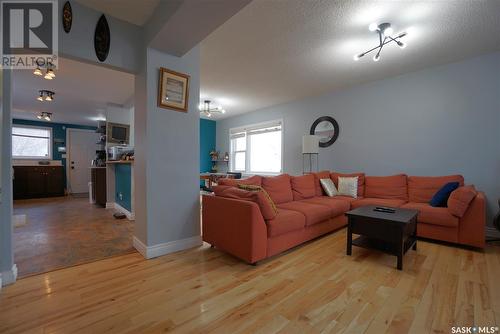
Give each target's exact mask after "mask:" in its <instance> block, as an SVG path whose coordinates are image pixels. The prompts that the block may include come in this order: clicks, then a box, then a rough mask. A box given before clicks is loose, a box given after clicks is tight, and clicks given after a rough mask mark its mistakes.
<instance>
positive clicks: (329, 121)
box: [309, 116, 340, 147]
mask: <svg viewBox="0 0 500 334" xmlns="http://www.w3.org/2000/svg"><path fill="white" fill-rule="evenodd" d="M339 132H340V128H339V123H337V121H336V120H335V119H334V118H333V117H330V116H322V117H320V118H318V119H317V120H315V121H314V123H313V125H312V126H311V130H310V131H309V133H310V134H311V135H315V136H318V137H319V147H328V146H330V145H332V144H333V143H335V141H336V140H337V138H338V137H339Z"/></svg>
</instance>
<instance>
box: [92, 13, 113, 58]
mask: <svg viewBox="0 0 500 334" xmlns="http://www.w3.org/2000/svg"><path fill="white" fill-rule="evenodd" d="M110 44H111V35H110V31H109V25H108V20H106V16H104V14H102V15H101V17H100V18H99V21H97V25H96V27H95V33H94V49H95V54H96V56H97V59H99V60H100V61H105V60H106V58H108V54H109V46H110Z"/></svg>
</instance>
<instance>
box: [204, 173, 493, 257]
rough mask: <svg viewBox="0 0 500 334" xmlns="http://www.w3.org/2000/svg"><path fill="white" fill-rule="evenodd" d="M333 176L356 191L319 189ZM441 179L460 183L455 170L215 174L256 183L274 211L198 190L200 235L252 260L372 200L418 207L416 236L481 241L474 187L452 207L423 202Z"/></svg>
mask: <svg viewBox="0 0 500 334" xmlns="http://www.w3.org/2000/svg"><path fill="white" fill-rule="evenodd" d="M339 176H358V197H357V198H352V197H347V196H335V197H328V196H326V195H325V194H324V192H323V190H322V188H321V185H320V181H319V180H320V179H323V178H331V179H332V181H333V182H334V183H335V184H336V185H337V182H338V177H339ZM448 182H459V184H460V186H463V185H464V178H463V177H462V176H461V175H450V176H442V177H422V176H407V175H405V174H400V175H393V176H365V175H364V174H363V173H354V174H339V173H330V172H328V171H323V172H319V173H315V174H308V175H302V176H290V175H288V174H282V175H279V176H274V177H260V176H252V177H250V178H248V179H242V180H231V179H225V180H220V182H219V184H220V185H224V186H237V185H238V184H247V185H248V184H250V185H258V186H262V188H264V189H265V190H266V191H267V193H268V194H269V196H270V197H271V199H272V200H273V202H274V203H275V205H276V207H277V214H276V216H275V217H274V218H273V219H268V220H265V219H264V217H263V215H262V214H261V211H260V208H259V205H258V204H257V203H256V202H253V201H251V200H247V199H235V198H227V197H223V196H217V195H216V196H212V195H204V196H203V209H202V215H203V216H202V220H203V224H202V225H203V240H204V241H205V242H208V243H210V244H211V245H213V246H215V247H217V248H219V249H221V250H223V251H226V252H228V253H230V254H232V255H234V256H236V257H238V258H240V259H242V260H244V261H246V262H248V263H252V264H253V263H256V262H257V261H260V260H263V259H265V258H268V257H271V256H273V255H276V254H279V253H281V252H283V251H285V250H287V249H290V248H292V247H294V246H297V245H299V244H301V243H303V242H306V241H308V240H311V239H314V238H317V237H319V236H321V235H323V234H325V233H328V232H331V231H334V230H337V229H340V228H342V227H344V226H346V224H347V219H346V216H345V215H344V214H345V212H347V211H349V210H351V209H353V208H357V207H360V206H364V205H380V206H390V207H401V208H411V209H416V210H419V215H418V217H417V221H418V224H417V234H418V236H420V237H425V238H429V239H435V240H442V241H447V242H452V243H457V244H463V245H469V246H473V247H479V248H483V247H484V242H485V234H484V233H485V232H484V228H485V224H486V209H485V207H486V204H485V197H484V194H483V193H482V192H476V191H475V190H474V193H473V195H472V200H471V201H470V203H467V204H465V205H466V206H465V207H459V208H458V210H451V208H446V207H431V206H430V205H429V204H428V203H429V201H430V199H431V198H432V196H433V195H434V193H435V192H436V191H437V190H439V189H440V188H441V187H442V186H443V185H444V184H446V183H448ZM463 188H466V187H463ZM459 189H460V188H459ZM458 200H460V198H458ZM452 212H453V213H452ZM456 212H459V213H458V214H457V213H456ZM460 215H461V216H460Z"/></svg>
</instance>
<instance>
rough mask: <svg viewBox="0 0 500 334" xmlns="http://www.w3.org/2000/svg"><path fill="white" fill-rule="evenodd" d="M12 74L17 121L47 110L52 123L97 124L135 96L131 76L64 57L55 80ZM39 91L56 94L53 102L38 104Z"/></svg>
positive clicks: (25, 71)
mask: <svg viewBox="0 0 500 334" xmlns="http://www.w3.org/2000/svg"><path fill="white" fill-rule="evenodd" d="M13 73H14V75H13V82H14V83H13V90H14V91H13V108H14V113H13V117H14V118H22V119H31V120H36V114H37V113H38V112H40V111H47V112H51V113H53V116H52V120H53V122H59V123H73V124H83V125H85V124H88V125H95V124H96V122H97V119H99V118H103V117H104V116H105V114H106V107H107V105H108V104H115V105H116V104H118V105H123V104H125V103H128V102H129V101H130V100H131V99H132V98H133V95H134V76H133V75H132V74H128V73H124V72H119V71H116V70H112V69H109V68H105V67H102V66H97V65H90V64H86V63H82V62H77V61H74V60H69V59H65V58H59V66H58V69H57V70H56V71H55V73H56V78H55V79H54V80H45V79H43V78H42V77H38V76H35V75H33V72H32V71H29V70H22V71H14V72H13ZM40 89H47V90H51V91H54V92H55V93H56V94H55V99H54V101H53V102H39V101H37V100H36V97H37V96H38V90H40Z"/></svg>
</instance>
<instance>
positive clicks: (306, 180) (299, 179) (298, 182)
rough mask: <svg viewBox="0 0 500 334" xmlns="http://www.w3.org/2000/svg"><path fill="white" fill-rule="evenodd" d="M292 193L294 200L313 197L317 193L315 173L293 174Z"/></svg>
mask: <svg viewBox="0 0 500 334" xmlns="http://www.w3.org/2000/svg"><path fill="white" fill-rule="evenodd" d="M290 181H291V184H292V193H293V200H294V201H297V200H300V199H306V198H311V197H314V195H316V188H315V187H314V175H312V174H307V175H301V176H292V177H291V179H290Z"/></svg>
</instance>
